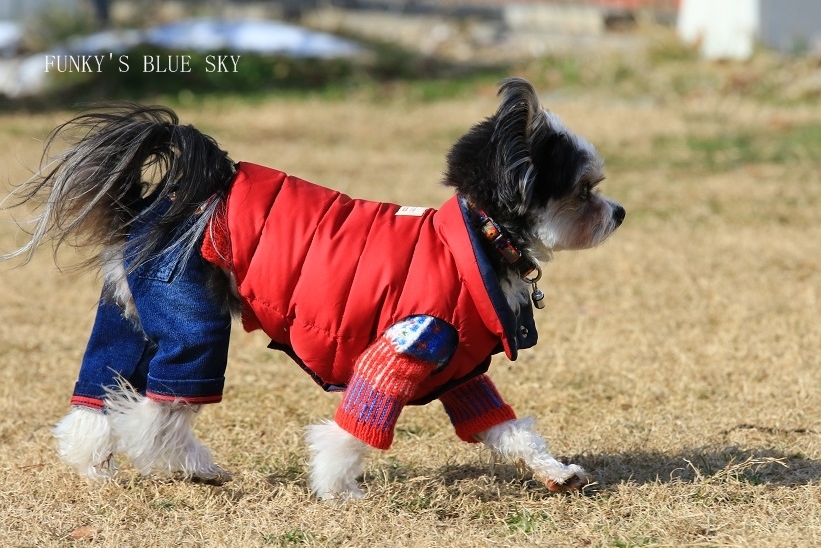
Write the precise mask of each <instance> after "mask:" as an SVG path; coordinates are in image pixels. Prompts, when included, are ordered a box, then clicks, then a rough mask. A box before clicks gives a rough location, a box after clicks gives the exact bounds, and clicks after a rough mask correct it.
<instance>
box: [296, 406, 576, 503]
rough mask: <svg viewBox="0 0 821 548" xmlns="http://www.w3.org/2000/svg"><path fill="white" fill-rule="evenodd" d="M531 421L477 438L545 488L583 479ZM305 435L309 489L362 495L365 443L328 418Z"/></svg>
mask: <svg viewBox="0 0 821 548" xmlns="http://www.w3.org/2000/svg"><path fill="white" fill-rule="evenodd" d="M533 422H534V420H533V418H530V417H528V418H524V419H516V420H511V421H507V422H503V423H501V424H498V425H496V426H494V427H492V428H489V429H487V430H485V431H484V432H481V433H480V434H479V435H477V438H478V439H479V440H480V441H482V442H484V444H485V446H487V447H488V448H489V449H490V450H491V451H492V452H493V455H494V457H496V458H499V459H504V460H506V461H508V462H512V463H516V464H519V463H523V464H524V465H525V466H527V467H528V468H529V469H530V470H531V471H532V472H533V475H534V477H535V478H536V479H537V480H539V481H542V482H544V483H545V484H546V485H548V487H550V488H551V490H554V491H559V490H562V488H563V487H565V486H566V487H568V488H570V487H575V488H578V487H579V485H583V484H584V483H587V481H588V474H587V472H585V471H584V469H583V468H582V467H581V466H578V465H576V464H562V463H561V462H559V461H558V460H556V459H555V458H554V457H553V455H551V454H550V453H549V452H548V450H547V443H545V441H544V440H543V439H542V438H541V437H540V436H539V435H538V434H536V433H535V432H534V431H533ZM305 438H306V441H307V442H308V448H309V449H310V451H311V454H312V457H311V460H310V462H309V465H310V486H311V492H312V493H314V494H315V495H316V496H317V497H319V498H322V499H325V500H329V499H333V500H341V501H344V500H348V499H359V498H362V496H363V492H362V490H361V489H360V488H359V485H358V484H357V479H358V478H359V477H361V476H362V474H363V472H364V471H365V457H366V456H367V454H368V452H369V447H368V445H367V444H365V443H363V442H361V441H359V440H358V439H357V438H355V437H353V436H352V435H351V434H349V433H348V432H346V431H345V430H343V429H342V428H340V427H339V426H338V425H337V424H336V423H335V422H333V421H325V422H322V423H320V424H313V425H311V426H308V427H307V428H306V436H305ZM571 483H572V485H571Z"/></svg>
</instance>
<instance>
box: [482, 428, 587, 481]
mask: <svg viewBox="0 0 821 548" xmlns="http://www.w3.org/2000/svg"><path fill="white" fill-rule="evenodd" d="M533 422H534V421H533V418H532V417H527V418H524V419H514V420H509V421H506V422H503V423H501V424H497V425H496V426H493V427H491V428H488V429H487V430H485V431H484V432H481V433H480V434H479V435H478V436H477V437H478V438H479V439H480V440H481V441H483V442H484V443H485V445H486V446H488V447H489V448H490V449H491V450H492V451H493V453H494V454H495V455H497V456H499V457H502V458H504V459H507V460H510V461H513V462H515V463H517V464H523V465H525V466H526V467H527V468H529V469H530V470H531V471H532V472H533V477H535V478H536V479H537V480H538V481H541V482H543V483H544V484H545V486H547V488H548V489H549V490H550V491H553V492H566V491H578V490H580V489H582V488H583V487H584V486H585V485H587V484H589V483H590V481H591V477H590V475H589V474H588V473H587V472H585V471H584V469H583V468H582V467H581V466H579V465H577V464H563V463H561V462H559V461H558V460H556V458H555V457H553V455H551V454H550V453H549V452H548V450H547V444H546V443H545V441H544V440H543V439H542V438H541V437H540V436H539V435H538V434H536V433H535V432H534V431H533Z"/></svg>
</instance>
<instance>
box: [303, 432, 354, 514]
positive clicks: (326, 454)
mask: <svg viewBox="0 0 821 548" xmlns="http://www.w3.org/2000/svg"><path fill="white" fill-rule="evenodd" d="M305 441H307V443H308V449H309V450H310V451H311V454H312V456H311V460H310V462H309V466H310V470H311V472H310V484H311V492H312V493H314V494H315V495H316V496H317V497H319V498H321V499H325V500H328V499H339V500H346V499H358V498H362V495H363V493H362V490H361V489H360V488H359V486H358V485H357V479H358V478H359V477H360V476H361V475H362V474H363V472H365V457H366V456H367V454H368V452H369V450H370V447H369V446H368V445H367V444H366V443H363V442H362V441H360V440H358V439H357V438H355V437H354V436H352V435H351V434H349V433H348V432H346V431H345V430H343V429H342V428H340V427H339V425H337V424H336V423H335V422H334V421H324V422H322V423H320V424H312V425H310V426H308V427H306V428H305Z"/></svg>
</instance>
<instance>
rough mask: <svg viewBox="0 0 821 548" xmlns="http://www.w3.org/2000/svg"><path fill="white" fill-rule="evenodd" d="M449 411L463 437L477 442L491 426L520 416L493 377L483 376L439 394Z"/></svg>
mask: <svg viewBox="0 0 821 548" xmlns="http://www.w3.org/2000/svg"><path fill="white" fill-rule="evenodd" d="M439 400H440V401H441V402H442V404H443V405H444V406H445V411H446V412H447V414H448V417H450V422H452V423H453V426H454V428H455V429H456V435H457V436H459V438H461V439H462V440H464V441H466V442H469V443H474V442H476V441H478V440H477V439H476V438H475V436H476V434H478V433H479V432H484V431H485V430H487V429H488V428H491V427H493V426H496V425H497V424H500V423H503V422H505V421H508V420H513V419H515V418H516V414H515V413H514V412H513V409H512V408H511V407H510V406H509V405H508V404H506V403H505V401H504V400H503V399H502V396H501V395H499V392H498V391H497V390H496V386H494V384H493V382H492V381H491V380H490V377H488V376H487V375H479V376H478V377H475V378H473V379H471V380H469V381H468V382H466V383H464V384H461V385H459V386H457V387H456V388H454V389H453V390H451V391H449V392H446V393H445V394H443V395H441V396H439Z"/></svg>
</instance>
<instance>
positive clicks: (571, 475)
mask: <svg viewBox="0 0 821 548" xmlns="http://www.w3.org/2000/svg"><path fill="white" fill-rule="evenodd" d="M565 466H566V467H567V472H566V473H565V474H562V476H563V477H560V478H551V477H543V476H541V475H540V474H539V473H538V472H534V473H533V477H535V478H536V479H537V480H539V481H541V482H543V483H544V484H545V486H546V487H547V489H548V490H549V491H551V492H553V493H568V492H572V491H581V490H582V489H584V487H585V486H586V485H589V484H590V483H592V481H593V477H592V476H591V475H590V474H588V473H587V472H585V470H584V468H582V467H581V466H579V465H577V464H569V465H565Z"/></svg>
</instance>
